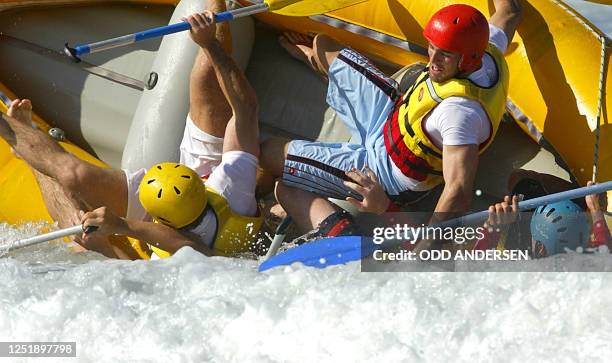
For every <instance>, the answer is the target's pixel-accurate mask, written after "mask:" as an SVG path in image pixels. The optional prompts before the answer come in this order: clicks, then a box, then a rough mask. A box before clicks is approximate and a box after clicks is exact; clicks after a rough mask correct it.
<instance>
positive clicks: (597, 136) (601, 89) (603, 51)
mask: <svg viewBox="0 0 612 363" xmlns="http://www.w3.org/2000/svg"><path fill="white" fill-rule="evenodd" d="M600 38H601V62H600V65H599V96H598V101H597V125H596V126H595V151H594V155H593V176H592V178H591V180H592V181H593V183H595V182H596V180H597V171H598V170H597V168H598V164H599V139H600V134H601V131H600V129H601V127H600V125H599V124H600V123H601V109H602V104H603V98H604V97H603V96H604V87H603V86H604V80H605V74H604V73H605V63H606V50H607V49H608V44H607V38H606V36H605V35H601V36H600Z"/></svg>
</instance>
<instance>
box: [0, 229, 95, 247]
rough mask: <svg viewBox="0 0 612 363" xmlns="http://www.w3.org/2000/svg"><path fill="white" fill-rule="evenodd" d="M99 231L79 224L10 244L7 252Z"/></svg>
mask: <svg viewBox="0 0 612 363" xmlns="http://www.w3.org/2000/svg"><path fill="white" fill-rule="evenodd" d="M97 229H98V227H97V226H89V227H87V228H86V229H85V230H83V226H82V225H80V224H77V225H76V226H72V227H68V228H64V229H60V230H57V231H53V232H49V233H44V234H41V235H38V236H34V237H30V238H24V239H22V240H19V241H16V242H13V243H11V244H10V246H9V248H8V250H7V251H6V252H11V251H14V250H16V249H19V248H24V247H28V246H32V245H37V244H39V243H43V242H49V241H52V240H54V239H56V238H62V237H67V236H72V235H75V234H80V233H91V232H94V231H96V230H97ZM0 250H1V249H0Z"/></svg>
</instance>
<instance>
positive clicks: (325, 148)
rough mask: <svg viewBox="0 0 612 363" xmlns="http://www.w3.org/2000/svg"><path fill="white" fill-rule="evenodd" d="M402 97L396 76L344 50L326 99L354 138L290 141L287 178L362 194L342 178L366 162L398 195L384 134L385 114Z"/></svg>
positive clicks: (331, 193) (329, 191)
mask: <svg viewBox="0 0 612 363" xmlns="http://www.w3.org/2000/svg"><path fill="white" fill-rule="evenodd" d="M398 96H399V91H398V89H397V82H395V80H393V79H391V78H388V77H386V76H385V75H384V74H383V73H382V72H381V71H380V70H378V69H377V68H376V67H375V66H374V65H373V64H372V63H370V61H369V60H368V59H366V58H365V57H363V56H362V55H361V54H359V53H357V52H355V51H354V50H351V49H348V48H347V49H343V50H342V51H341V52H340V54H339V55H338V57H337V58H336V59H335V60H334V61H333V63H332V64H331V66H330V68H329V87H328V91H327V103H328V104H329V105H330V106H331V107H332V108H333V109H334V110H335V111H336V113H337V114H338V115H339V116H340V118H341V119H342V121H343V122H344V124H345V125H346V126H347V127H348V128H349V130H350V131H351V143H323V142H311V141H303V140H296V141H292V142H291V143H290V144H289V150H288V155H287V159H286V160H285V169H284V174H283V181H284V183H285V184H286V185H288V186H293V187H297V188H300V189H304V190H307V191H310V192H314V193H316V194H319V195H322V196H325V197H332V198H338V199H346V197H348V196H352V197H355V198H357V199H361V197H360V196H358V195H355V193H354V192H352V191H351V190H350V189H348V188H347V187H345V186H344V184H343V181H344V180H348V177H347V176H346V175H345V172H346V171H349V170H350V169H351V168H357V169H359V170H363V169H364V167H365V166H366V165H367V166H368V167H369V168H370V169H372V171H374V173H375V174H376V175H377V177H378V179H379V181H380V182H381V184H382V185H383V187H384V188H385V190H386V192H387V194H390V195H397V194H400V192H402V191H403V190H402V188H401V187H400V186H399V185H398V184H397V183H396V182H395V181H394V178H393V177H392V174H391V164H390V163H391V160H390V159H389V156H388V153H387V150H386V149H385V141H384V137H383V131H384V126H385V122H386V120H387V116H388V115H389V113H390V112H391V111H392V110H393V106H394V104H395V101H396V99H397V97H398Z"/></svg>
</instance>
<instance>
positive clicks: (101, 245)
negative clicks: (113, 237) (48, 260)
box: [32, 169, 136, 259]
mask: <svg viewBox="0 0 612 363" xmlns="http://www.w3.org/2000/svg"><path fill="white" fill-rule="evenodd" d="M32 172H33V173H34V176H35V177H36V181H37V182H38V185H39V187H40V191H41V193H42V196H43V200H44V201H45V205H46V206H47V210H48V211H49V214H50V215H51V218H53V220H54V221H56V222H57V224H58V226H59V227H60V228H67V227H71V226H74V225H77V224H79V223H80V221H81V216H80V214H79V211H84V210H90V209H91V207H90V206H88V205H87V204H86V203H85V202H83V201H82V200H80V199H79V198H78V197H76V196H75V195H72V194H71V193H70V192H68V191H66V190H65V189H64V188H62V186H61V185H59V183H58V182H57V181H55V180H53V179H51V178H49V177H48V176H46V175H44V174H41V173H40V172H38V171H36V170H35V169H32ZM80 237H81V236H75V237H74V238H73V241H75V242H77V243H78V244H79V245H80V247H79V249H78V250H77V251H78V252H82V251H85V250H91V251H96V252H99V253H101V254H103V255H104V256H106V257H110V258H123V259H132V258H135V257H136V256H131V255H130V253H129V252H125V251H123V250H122V248H121V247H120V245H115V244H113V243H111V242H109V239H108V238H106V237H103V236H95V235H92V237H93V238H89V239H88V242H87V244H84V243H83V241H82V240H81V238H80Z"/></svg>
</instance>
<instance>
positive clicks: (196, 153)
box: [179, 115, 223, 178]
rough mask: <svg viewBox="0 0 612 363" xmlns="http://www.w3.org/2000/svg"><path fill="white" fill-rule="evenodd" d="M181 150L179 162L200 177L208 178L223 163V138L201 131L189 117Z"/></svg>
mask: <svg viewBox="0 0 612 363" xmlns="http://www.w3.org/2000/svg"><path fill="white" fill-rule="evenodd" d="M180 150H181V156H180V159H179V162H180V163H181V164H184V165H187V166H188V167H190V168H191V169H193V170H195V172H196V173H197V174H198V175H199V176H200V177H204V178H207V177H208V176H209V175H210V174H211V173H212V171H213V170H214V169H215V167H217V166H218V165H219V164H220V163H221V155H222V154H223V138H221V137H216V136H213V135H209V134H207V133H205V132H204V131H202V130H200V129H199V128H198V127H197V126H196V125H195V124H194V123H193V120H192V119H191V116H190V115H187V122H185V132H184V133H183V140H182V141H181V146H180Z"/></svg>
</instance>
